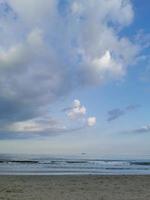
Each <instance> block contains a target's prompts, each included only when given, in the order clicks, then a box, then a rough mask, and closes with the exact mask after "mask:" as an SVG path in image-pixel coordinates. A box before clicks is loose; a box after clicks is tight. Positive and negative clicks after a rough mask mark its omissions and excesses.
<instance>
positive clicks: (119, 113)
mask: <svg viewBox="0 0 150 200" xmlns="http://www.w3.org/2000/svg"><path fill="white" fill-rule="evenodd" d="M124 114H125V112H124V111H123V110H121V109H119V108H118V109H117V108H116V109H113V110H110V111H108V115H109V117H108V119H107V121H108V122H111V121H113V120H115V119H118V118H119V117H121V116H122V115H124Z"/></svg>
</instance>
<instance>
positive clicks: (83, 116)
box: [63, 99, 96, 127]
mask: <svg viewBox="0 0 150 200" xmlns="http://www.w3.org/2000/svg"><path fill="white" fill-rule="evenodd" d="M63 111H65V112H66V114H67V116H68V118H69V119H71V120H73V121H77V123H78V124H80V126H81V127H87V126H89V127H92V126H94V125H95V124H96V117H88V116H87V109H86V107H85V106H84V105H81V102H80V101H79V100H78V99H75V100H74V101H73V105H72V106H71V107H68V108H65V109H63Z"/></svg>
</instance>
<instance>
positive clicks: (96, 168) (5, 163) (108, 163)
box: [0, 155, 150, 175]
mask: <svg viewBox="0 0 150 200" xmlns="http://www.w3.org/2000/svg"><path fill="white" fill-rule="evenodd" d="M143 174H144V175H148V174H149V175H150V159H136V160H131V159H129V160H113V159H112V160H111V159H110V160H108V159H88V158H67V157H60V158H59V157H52V156H33V155H30V156H29V155H0V175H143Z"/></svg>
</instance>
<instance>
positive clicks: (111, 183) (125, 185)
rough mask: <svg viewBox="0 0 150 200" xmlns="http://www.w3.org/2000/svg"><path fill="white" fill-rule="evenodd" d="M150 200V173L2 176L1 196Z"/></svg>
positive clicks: (13, 199)
mask: <svg viewBox="0 0 150 200" xmlns="http://www.w3.org/2000/svg"><path fill="white" fill-rule="evenodd" d="M16 199H17V200H25V199H26V200H83V199H84V200H150V176H0V200H16Z"/></svg>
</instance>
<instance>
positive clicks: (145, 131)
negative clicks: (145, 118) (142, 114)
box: [122, 124, 150, 134]
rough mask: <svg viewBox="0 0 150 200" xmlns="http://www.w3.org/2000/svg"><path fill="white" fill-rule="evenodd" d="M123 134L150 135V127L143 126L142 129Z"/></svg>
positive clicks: (127, 131)
mask: <svg viewBox="0 0 150 200" xmlns="http://www.w3.org/2000/svg"><path fill="white" fill-rule="evenodd" d="M122 133H123V134H144V133H150V125H149V124H148V125H146V126H143V127H141V128H135V129H132V130H126V131H122Z"/></svg>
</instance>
